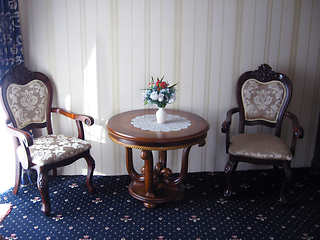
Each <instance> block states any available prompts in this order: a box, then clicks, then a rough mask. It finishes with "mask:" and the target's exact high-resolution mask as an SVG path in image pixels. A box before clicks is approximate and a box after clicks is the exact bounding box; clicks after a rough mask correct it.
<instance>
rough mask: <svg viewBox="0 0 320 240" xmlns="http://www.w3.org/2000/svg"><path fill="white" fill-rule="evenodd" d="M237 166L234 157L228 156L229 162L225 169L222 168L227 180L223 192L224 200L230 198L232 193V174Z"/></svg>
mask: <svg viewBox="0 0 320 240" xmlns="http://www.w3.org/2000/svg"><path fill="white" fill-rule="evenodd" d="M237 166H238V161H237V160H236V157H234V156H232V155H230V156H229V161H228V162H227V164H226V166H225V168H224V173H225V176H226V178H227V179H226V180H227V188H226V189H225V191H224V194H223V196H224V198H225V199H228V198H229V197H230V196H231V193H232V187H233V183H232V174H233V173H234V172H235V170H236V169H237Z"/></svg>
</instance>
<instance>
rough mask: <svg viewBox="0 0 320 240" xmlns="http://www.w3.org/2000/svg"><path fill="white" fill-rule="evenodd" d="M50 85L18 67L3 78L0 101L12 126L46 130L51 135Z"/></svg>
mask: <svg viewBox="0 0 320 240" xmlns="http://www.w3.org/2000/svg"><path fill="white" fill-rule="evenodd" d="M52 92H53V91H52V86H51V83H50V80H49V79H48V77H47V76H45V75H44V74H42V73H39V72H30V71H28V70H27V68H25V67H23V66H22V65H19V66H17V67H15V68H14V69H13V70H12V71H10V72H9V73H8V74H7V75H5V76H4V78H3V79H2V82H1V100H2V104H3V106H4V108H5V110H6V114H7V116H8V117H9V118H10V120H11V121H12V124H13V126H14V127H16V128H18V129H21V130H25V131H28V130H30V129H34V128H43V127H47V129H48V133H49V134H50V133H52V126H51V105H52Z"/></svg>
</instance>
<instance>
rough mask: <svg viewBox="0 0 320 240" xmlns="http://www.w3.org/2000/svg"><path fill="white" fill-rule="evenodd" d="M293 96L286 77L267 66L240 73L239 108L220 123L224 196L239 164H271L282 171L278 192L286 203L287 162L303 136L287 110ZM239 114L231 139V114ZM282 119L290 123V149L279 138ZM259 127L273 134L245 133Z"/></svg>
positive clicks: (228, 113)
mask: <svg viewBox="0 0 320 240" xmlns="http://www.w3.org/2000/svg"><path fill="white" fill-rule="evenodd" d="M291 95H292V85H291V82H290V80H289V78H288V77H287V76H286V75H284V74H281V73H277V72H274V71H272V69H271V67H270V66H269V65H267V64H262V65H261V66H260V67H259V69H258V70H255V71H248V72H245V73H243V74H242V75H241V76H240V77H239V79H238V81H237V83H236V98H237V103H238V107H234V108H231V109H230V110H229V111H228V112H227V118H226V120H225V121H224V122H223V124H222V132H223V133H226V149H227V153H228V154H229V160H228V162H227V164H226V166H225V174H226V177H227V188H226V190H225V192H224V197H225V198H229V197H230V196H231V193H232V188H233V184H232V174H233V172H234V171H235V170H236V168H237V165H238V162H247V163H252V164H259V165H273V166H280V167H283V168H284V171H285V179H284V182H283V186H282V189H281V192H280V201H281V202H282V203H286V198H285V195H284V194H285V188H286V185H287V182H288V180H289V179H290V176H291V170H290V163H291V160H292V159H293V157H294V152H295V147H296V141H297V139H298V138H302V137H303V129H302V127H301V126H300V125H299V123H298V119H297V117H296V116H295V115H294V114H292V113H290V112H288V111H287V107H288V104H289V102H290V99H291ZM235 113H239V129H238V134H236V135H234V136H232V137H231V138H230V126H231V122H232V115H233V114H235ZM284 117H288V118H289V119H290V120H291V121H292V126H293V138H292V144H291V146H290V147H289V146H288V145H287V144H286V143H285V142H284V141H283V140H282V139H281V138H280V136H281V125H282V121H283V118H284ZM257 125H262V126H266V127H269V128H272V129H274V135H268V134H261V133H259V132H257V133H246V128H248V127H250V126H257Z"/></svg>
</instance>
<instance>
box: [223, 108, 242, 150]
mask: <svg viewBox="0 0 320 240" xmlns="http://www.w3.org/2000/svg"><path fill="white" fill-rule="evenodd" d="M239 111H240V110H239V107H234V108H231V109H229V110H228V112H227V117H226V120H224V122H223V123H222V126H221V132H222V133H225V134H226V153H228V150H229V146H230V126H231V122H232V115H233V114H235V113H237V112H239Z"/></svg>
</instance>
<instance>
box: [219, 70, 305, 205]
mask: <svg viewBox="0 0 320 240" xmlns="http://www.w3.org/2000/svg"><path fill="white" fill-rule="evenodd" d="M249 79H256V80H258V81H259V82H262V83H267V82H270V81H274V80H276V81H279V82H281V83H283V85H284V86H285V89H286V91H287V94H286V96H285V99H284V104H283V105H282V107H281V108H280V110H279V114H278V117H277V120H276V122H275V123H272V122H269V121H264V120H255V121H247V120H246V119H245V112H244V106H243V101H242V96H241V95H242V94H241V89H242V85H243V84H244V83H245V82H246V81H247V80H249ZM291 95H292V85H291V82H290V80H289V78H288V77H287V76H286V75H284V74H282V73H277V72H274V71H272V68H271V67H270V66H269V65H267V64H262V65H261V66H260V67H259V69H258V70H255V71H248V72H245V73H243V74H242V75H241V76H240V77H239V79H238V81H237V83H236V99H237V104H238V107H234V108H231V109H229V110H228V111H227V117H226V119H225V121H224V122H223V124H222V127H221V131H222V132H223V133H226V152H227V153H229V152H228V150H229V146H230V139H231V138H230V126H231V123H232V116H233V115H234V114H236V113H238V114H239V128H238V134H241V133H244V132H245V128H246V127H247V126H254V125H263V126H267V127H270V128H275V136H277V137H280V135H281V126H282V122H283V118H284V117H287V118H289V119H290V120H291V123H292V129H293V135H292V141H291V147H290V151H291V153H292V155H294V153H295V149H296V144H297V139H301V138H303V128H302V127H301V126H300V125H299V123H298V118H297V117H296V116H295V115H294V114H293V113H290V112H288V111H286V109H287V107H288V105H289V102H290V99H291ZM239 162H247V163H251V164H258V165H273V166H277V167H278V166H280V167H283V169H284V172H285V179H284V182H283V184H282V188H281V192H280V202H282V203H286V202H287V200H286V198H285V190H286V187H287V183H288V181H289V180H290V178H291V167H290V163H291V161H288V160H273V159H257V158H252V157H244V156H236V155H232V154H229V160H228V162H227V164H226V166H225V169H224V172H225V176H226V179H227V188H226V190H225V192H224V197H225V199H228V198H229V197H230V196H231V194H232V188H233V183H232V175H233V173H234V172H235V170H236V168H237V165H238V163H239Z"/></svg>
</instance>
